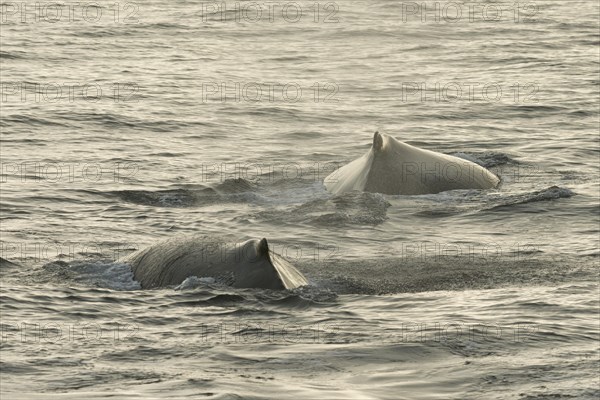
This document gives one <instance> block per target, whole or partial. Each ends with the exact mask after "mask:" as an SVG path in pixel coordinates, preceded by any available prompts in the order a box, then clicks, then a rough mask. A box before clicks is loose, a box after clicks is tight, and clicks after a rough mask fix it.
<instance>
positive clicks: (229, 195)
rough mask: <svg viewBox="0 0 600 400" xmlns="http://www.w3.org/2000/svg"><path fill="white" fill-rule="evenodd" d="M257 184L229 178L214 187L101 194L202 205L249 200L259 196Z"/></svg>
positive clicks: (171, 204) (154, 203) (170, 204)
mask: <svg viewBox="0 0 600 400" xmlns="http://www.w3.org/2000/svg"><path fill="white" fill-rule="evenodd" d="M255 190H256V185H254V184H253V183H251V182H250V181H247V180H245V179H243V178H238V179H226V180H225V181H223V182H220V183H218V184H216V185H212V186H208V185H207V186H203V185H194V186H191V187H188V188H177V189H166V190H156V191H151V190H117V191H111V192H105V193H101V195H105V196H108V197H113V196H114V197H117V198H119V199H121V200H123V201H126V202H128V203H134V204H142V205H148V206H155V207H199V206H203V205H210V204H214V203H223V202H233V203H239V202H249V201H252V200H253V199H255V198H256V195H255V194H254V193H253V192H254V191H255Z"/></svg>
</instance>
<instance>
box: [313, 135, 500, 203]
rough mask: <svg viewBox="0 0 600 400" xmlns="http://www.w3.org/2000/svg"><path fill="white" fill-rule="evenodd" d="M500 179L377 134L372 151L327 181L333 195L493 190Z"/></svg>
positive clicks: (457, 160)
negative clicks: (347, 193) (350, 192)
mask: <svg viewBox="0 0 600 400" xmlns="http://www.w3.org/2000/svg"><path fill="white" fill-rule="evenodd" d="M499 182H500V179H498V177H497V176H496V175H494V174H492V173H491V172H490V171H488V170H487V169H485V168H483V167H481V166H479V165H477V164H475V163H473V162H471V161H467V160H464V159H462V158H458V157H454V156H450V155H447V154H441V153H436V152H434V151H431V150H425V149H420V148H418V147H414V146H411V145H409V144H406V143H404V142H401V141H399V140H397V139H395V138H393V137H391V136H388V135H385V134H381V133H379V132H375V135H374V136H373V145H372V146H371V149H370V150H369V151H368V152H367V153H366V154H365V155H363V156H362V157H360V158H358V159H356V160H354V161H352V162H350V163H348V164H346V165H344V166H343V167H341V168H339V169H338V170H336V171H334V172H332V173H331V174H330V175H329V176H327V177H326V178H325V181H324V184H325V186H326V187H327V189H328V190H329V191H330V192H332V193H333V194H342V193H345V192H349V191H352V190H360V191H365V192H374V193H383V194H401V195H416V194H430V193H439V192H444V191H446V190H454V189H492V188H494V187H496V186H497V185H498V183H499Z"/></svg>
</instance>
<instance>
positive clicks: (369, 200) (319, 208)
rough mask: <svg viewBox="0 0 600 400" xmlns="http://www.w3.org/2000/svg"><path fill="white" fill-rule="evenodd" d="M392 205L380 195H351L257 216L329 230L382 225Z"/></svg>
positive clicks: (355, 193)
mask: <svg viewBox="0 0 600 400" xmlns="http://www.w3.org/2000/svg"><path fill="white" fill-rule="evenodd" d="M390 206H391V204H390V203H389V202H388V201H387V200H386V199H385V197H384V196H383V195H382V194H379V193H366V192H348V193H344V194H342V195H340V196H334V197H331V198H328V199H316V200H312V201H309V202H306V203H304V204H301V205H299V206H295V207H294V208H292V209H291V210H290V209H281V210H269V211H262V212H259V213H258V214H256V217H258V218H261V219H266V220H269V221H271V222H277V221H282V222H295V223H310V224H315V225H323V226H327V227H336V226H344V225H348V224H357V225H379V224H381V223H383V222H384V221H385V220H386V219H387V209H388V207H390Z"/></svg>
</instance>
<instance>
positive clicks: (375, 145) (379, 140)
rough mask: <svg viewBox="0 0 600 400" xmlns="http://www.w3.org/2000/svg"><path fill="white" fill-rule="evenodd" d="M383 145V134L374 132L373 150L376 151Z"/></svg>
mask: <svg viewBox="0 0 600 400" xmlns="http://www.w3.org/2000/svg"><path fill="white" fill-rule="evenodd" d="M382 147H383V136H381V134H380V133H379V131H377V132H375V134H374V135H373V150H375V151H378V150H381V148H382Z"/></svg>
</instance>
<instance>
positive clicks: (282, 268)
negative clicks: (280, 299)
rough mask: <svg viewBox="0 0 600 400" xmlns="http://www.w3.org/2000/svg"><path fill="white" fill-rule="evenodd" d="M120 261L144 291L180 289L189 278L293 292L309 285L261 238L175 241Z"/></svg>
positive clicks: (181, 239)
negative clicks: (241, 241) (240, 240)
mask: <svg viewBox="0 0 600 400" xmlns="http://www.w3.org/2000/svg"><path fill="white" fill-rule="evenodd" d="M120 261H121V262H123V263H125V264H128V265H129V266H130V267H131V270H132V272H133V275H134V277H135V279H136V280H137V281H138V282H140V285H141V286H142V288H143V289H149V288H156V287H163V286H171V285H179V284H181V283H182V282H183V281H184V280H185V279H186V278H188V277H190V276H196V277H213V278H216V279H217V280H218V281H220V282H222V283H226V284H229V285H231V286H234V287H238V288H262V289H293V288H297V287H299V286H304V285H307V284H308V281H307V280H306V278H305V277H304V276H303V275H302V274H301V273H300V272H299V271H298V270H297V269H296V268H294V266H293V265H292V264H290V263H289V262H288V261H287V260H286V259H284V258H283V257H282V256H280V255H278V254H275V253H274V252H273V251H271V250H270V249H269V245H268V243H267V239H264V238H263V239H261V240H256V239H253V240H248V241H246V242H244V243H237V244H236V243H227V242H223V241H216V240H214V239H211V238H207V237H204V236H192V237H183V238H174V239H170V240H166V241H163V242H159V243H157V244H155V245H153V246H150V247H148V248H145V249H142V250H139V251H136V252H134V253H132V254H130V255H128V256H126V257H124V258H123V259H121V260H120Z"/></svg>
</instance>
